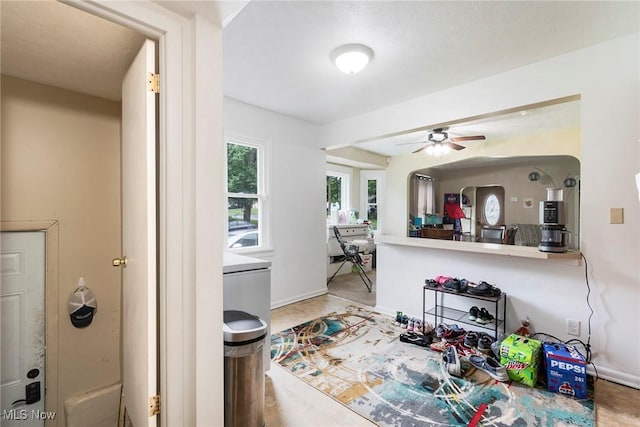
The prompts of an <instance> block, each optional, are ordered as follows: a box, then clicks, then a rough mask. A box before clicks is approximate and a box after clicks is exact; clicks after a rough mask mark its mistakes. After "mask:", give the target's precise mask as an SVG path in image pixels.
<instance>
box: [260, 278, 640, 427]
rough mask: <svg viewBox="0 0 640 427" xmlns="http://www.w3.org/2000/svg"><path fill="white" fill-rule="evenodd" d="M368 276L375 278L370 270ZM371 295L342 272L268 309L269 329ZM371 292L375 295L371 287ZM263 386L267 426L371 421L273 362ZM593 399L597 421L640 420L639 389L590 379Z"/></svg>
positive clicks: (338, 308) (621, 423) (617, 423)
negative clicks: (318, 292)
mask: <svg viewBox="0 0 640 427" xmlns="http://www.w3.org/2000/svg"><path fill="white" fill-rule="evenodd" d="M338 277H340V276H336V278H335V279H334V281H336V279H337V278H338ZM370 277H371V278H372V280H374V281H375V272H373V274H372V275H370ZM332 285H333V282H332ZM371 296H372V295H371V294H369V292H368V291H367V289H366V288H365V286H364V285H363V284H362V281H361V280H360V278H359V277H358V275H357V274H348V275H344V276H343V277H341V278H340V280H339V281H337V282H336V283H335V285H333V286H330V294H327V295H322V296H319V297H316V298H311V299H308V300H305V301H301V302H298V303H295V304H290V305H287V306H285V307H281V308H278V309H275V310H273V311H272V313H271V330H272V331H273V332H276V331H281V330H284V329H286V328H289V327H291V326H295V325H298V324H300V323H302V322H305V321H307V320H311V319H314V318H317V317H320V316H323V315H326V314H328V313H331V312H334V311H341V310H343V309H344V307H345V306H347V305H349V304H354V303H355V304H360V305H374V304H375V303H372V304H363V302H362V301H371ZM373 296H374V298H375V287H374V292H373ZM373 301H375V299H373ZM265 388H266V396H265V421H266V425H267V426H269V427H280V426H282V427H285V426H292V427H293V426H296V427H305V426H309V427H311V426H354V427H358V426H373V425H375V424H373V423H371V422H370V421H368V420H366V419H364V418H362V417H360V416H359V415H357V414H356V413H354V412H352V411H350V410H349V409H347V408H345V407H344V406H342V405H341V404H340V403H338V402H336V401H334V400H333V399H331V398H330V397H328V396H326V395H325V394H323V393H322V392H320V391H318V390H316V389H315V388H313V387H311V386H309V385H308V384H306V383H304V382H302V381H300V380H299V379H298V378H296V377H294V376H293V375H291V374H290V373H288V372H286V371H284V370H283V369H281V368H280V367H279V366H277V365H275V364H273V363H272V364H271V370H270V371H269V372H268V373H267V376H266V383H265ZM595 401H596V425H598V426H604V427H609V426H612V427H614V426H615V427H619V426H620V427H627V426H628V427H631V426H639V425H640V390H637V389H634V388H630V387H626V386H623V385H620V384H616V383H613V382H610V381H606V380H603V379H600V380H598V381H597V382H596V385H595Z"/></svg>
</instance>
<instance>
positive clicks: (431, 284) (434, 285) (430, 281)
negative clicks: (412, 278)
mask: <svg viewBox="0 0 640 427" xmlns="http://www.w3.org/2000/svg"><path fill="white" fill-rule="evenodd" d="M424 286H425V288H431V289H435V288H437V287H438V282H436V281H435V280H433V279H425V281H424Z"/></svg>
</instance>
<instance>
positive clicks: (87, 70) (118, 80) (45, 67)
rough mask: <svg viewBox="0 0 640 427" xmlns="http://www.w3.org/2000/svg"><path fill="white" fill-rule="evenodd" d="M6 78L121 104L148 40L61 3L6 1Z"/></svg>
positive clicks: (3, 63) (4, 46)
mask: <svg viewBox="0 0 640 427" xmlns="http://www.w3.org/2000/svg"><path fill="white" fill-rule="evenodd" d="M0 12H1V13H2V21H1V25H2V33H1V36H2V46H1V47H2V62H1V63H0V64H1V65H2V74H6V75H10V76H14V77H19V78H22V79H25V80H31V81H35V82H38V83H42V84H47V85H51V86H57V87H61V88H64V89H69V90H73V91H76V92H82V93H86V94H89V95H94V96H99V97H102V98H107V99H111V100H120V91H121V86H122V78H123V76H124V73H125V72H126V71H127V69H128V68H129V64H130V63H131V61H132V60H133V58H134V57H135V55H136V53H137V52H138V49H139V48H140V46H142V42H143V40H144V37H143V36H142V35H140V34H138V33H136V32H134V31H131V30H129V29H127V28H124V27H122V26H120V25H116V24H113V23H111V22H108V21H106V20H104V19H99V18H97V17H95V16H93V15H90V14H88V13H85V12H82V11H80V10H78V9H75V8H73V7H70V6H67V5H64V4H62V3H58V2H56V1H2V7H1V9H0Z"/></svg>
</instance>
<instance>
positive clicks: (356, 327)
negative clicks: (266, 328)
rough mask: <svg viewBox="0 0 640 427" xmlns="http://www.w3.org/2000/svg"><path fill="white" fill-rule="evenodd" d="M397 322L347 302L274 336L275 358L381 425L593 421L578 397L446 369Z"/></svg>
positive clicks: (471, 371) (587, 405)
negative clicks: (404, 338) (404, 335)
mask: <svg viewBox="0 0 640 427" xmlns="http://www.w3.org/2000/svg"><path fill="white" fill-rule="evenodd" d="M402 331H403V329H402V328H400V327H399V326H395V325H394V324H393V319H391V318H390V317H388V316H384V315H381V314H378V313H375V312H370V311H367V310H365V309H363V308H361V307H357V306H349V307H347V310H346V311H345V312H344V313H339V314H338V313H332V314H330V315H328V316H325V317H322V318H319V319H315V320H312V321H309V322H306V323H303V324H301V325H298V326H295V327H293V328H291V329H287V330H285V331H282V332H280V333H278V334H275V335H273V336H272V337H271V343H272V344H271V358H272V360H273V361H274V362H276V363H277V364H279V365H280V366H281V367H283V368H284V369H286V370H288V371H289V372H291V373H292V374H293V375H295V376H297V377H298V378H300V379H302V380H303V381H305V382H307V383H309V384H310V385H312V386H313V387H315V388H316V389H318V390H320V391H322V392H324V393H325V394H327V395H329V396H330V397H332V398H333V399H335V400H337V401H339V402H341V403H342V404H344V405H345V406H346V407H348V408H349V409H351V410H353V411H355V412H356V413H358V414H360V415H362V416H363V417H365V418H367V419H369V420H370V421H372V422H374V423H375V424H377V425H380V426H468V425H471V426H475V425H478V426H593V425H594V424H595V420H594V417H595V415H594V410H593V408H594V405H593V400H592V399H586V400H575V399H572V398H570V397H566V396H563V395H559V394H556V393H551V392H549V391H546V390H544V389H537V388H530V387H527V386H524V385H521V384H518V383H514V382H511V383H499V382H496V381H495V380H493V379H492V378H491V377H489V376H488V375H487V374H486V373H484V372H482V371H477V370H474V369H473V368H469V369H468V370H467V372H466V373H465V375H464V378H462V379H460V378H455V377H452V376H450V375H449V374H448V373H447V370H446V367H445V366H444V365H443V363H442V355H441V354H440V353H437V352H434V351H431V350H428V349H426V348H422V347H418V346H416V345H413V344H407V343H402V342H400V340H399V339H398V336H399V334H400V333H401V332H402Z"/></svg>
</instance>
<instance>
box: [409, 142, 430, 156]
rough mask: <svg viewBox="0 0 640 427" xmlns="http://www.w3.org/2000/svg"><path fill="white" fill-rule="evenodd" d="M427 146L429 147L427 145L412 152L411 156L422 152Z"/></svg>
mask: <svg viewBox="0 0 640 427" xmlns="http://www.w3.org/2000/svg"><path fill="white" fill-rule="evenodd" d="M429 145H431V144H427V145H425V146H424V147H420V148H418V149H417V150H416V151H413V152H412V153H411V154H416V153H419V152H421V151H422V150H426V149H427V147H428V146H429Z"/></svg>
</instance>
